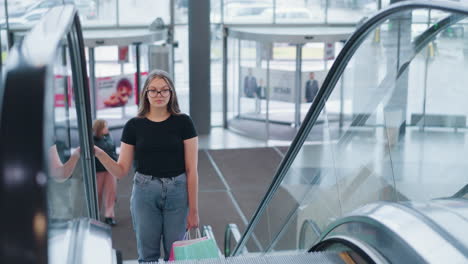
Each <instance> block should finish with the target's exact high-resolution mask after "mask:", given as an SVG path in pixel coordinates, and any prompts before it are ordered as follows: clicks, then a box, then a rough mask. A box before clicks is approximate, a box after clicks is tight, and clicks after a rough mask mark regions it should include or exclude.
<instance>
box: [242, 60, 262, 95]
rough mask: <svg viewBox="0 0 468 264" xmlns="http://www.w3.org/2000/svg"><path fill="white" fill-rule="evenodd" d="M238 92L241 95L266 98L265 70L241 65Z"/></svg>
mask: <svg viewBox="0 0 468 264" xmlns="http://www.w3.org/2000/svg"><path fill="white" fill-rule="evenodd" d="M240 78H241V80H240V89H241V90H240V92H239V94H240V95H241V97H247V98H260V99H265V98H266V93H265V89H266V70H264V69H257V68H253V67H252V68H250V67H242V68H241V69H240Z"/></svg>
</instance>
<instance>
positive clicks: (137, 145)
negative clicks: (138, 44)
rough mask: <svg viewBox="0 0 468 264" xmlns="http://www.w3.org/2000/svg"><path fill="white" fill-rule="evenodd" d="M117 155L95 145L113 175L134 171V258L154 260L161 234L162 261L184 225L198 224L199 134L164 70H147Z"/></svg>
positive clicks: (157, 257) (144, 260)
mask: <svg viewBox="0 0 468 264" xmlns="http://www.w3.org/2000/svg"><path fill="white" fill-rule="evenodd" d="M120 149H121V151H120V157H119V160H118V161H117V162H114V161H113V160H112V159H111V158H110V157H109V155H107V154H106V153H105V152H104V151H102V150H101V149H100V148H98V147H96V146H95V151H96V157H97V158H98V159H99V160H100V161H101V163H102V164H103V165H104V167H106V169H107V170H108V171H109V172H110V173H111V174H112V175H114V176H115V177H117V178H122V177H124V176H125V175H127V174H128V172H129V170H130V167H131V166H132V161H133V160H135V166H136V173H135V177H134V184H133V190H132V197H131V200H130V211H131V213H132V219H133V227H134V230H135V233H136V239H137V248H138V255H139V257H138V261H139V262H140V263H141V262H148V261H157V260H158V259H159V257H160V243H161V239H162V242H163V246H164V260H166V261H167V260H168V259H169V253H170V250H171V246H172V243H173V242H174V241H177V240H181V239H182V238H183V236H184V233H185V231H186V229H191V228H196V227H198V222H199V217H198V172H197V163H198V137H197V133H196V131H195V127H194V125H193V123H192V120H191V118H190V117H189V116H187V115H185V114H181V113H180V110H179V104H178V102H177V95H176V92H175V90H174V84H173V82H172V80H171V79H170V77H169V75H168V73H166V72H164V71H160V70H154V71H152V72H151V73H149V74H148V78H147V80H146V82H145V84H144V88H143V91H142V93H141V95H140V107H139V110H138V116H137V117H135V118H132V119H130V120H129V121H128V122H127V124H125V127H124V129H123V133H122V143H121V148H120Z"/></svg>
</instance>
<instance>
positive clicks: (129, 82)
mask: <svg viewBox="0 0 468 264" xmlns="http://www.w3.org/2000/svg"><path fill="white" fill-rule="evenodd" d="M134 89H135V75H134V74H125V75H117V76H109V77H99V78H96V90H97V94H96V97H97V98H96V108H97V109H104V108H109V107H121V106H125V105H128V104H129V102H131V101H132V100H133V102H134V101H135V100H134V94H135V91H134Z"/></svg>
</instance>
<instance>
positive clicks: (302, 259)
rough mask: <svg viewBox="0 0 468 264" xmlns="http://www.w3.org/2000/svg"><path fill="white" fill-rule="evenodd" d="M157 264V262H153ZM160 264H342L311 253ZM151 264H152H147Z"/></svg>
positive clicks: (327, 254)
mask: <svg viewBox="0 0 468 264" xmlns="http://www.w3.org/2000/svg"><path fill="white" fill-rule="evenodd" d="M154 263H157V262H154ZM159 263H160V264H161V263H181V264H194V263H197V264H285V263H294V264H302V263H304V264H305V263H307V264H311V263H313V264H344V263H345V262H344V261H343V260H342V259H341V258H340V257H339V255H338V253H333V252H313V253H300V254H297V255H268V256H239V257H231V258H225V259H203V260H181V261H174V262H164V261H162V262H159ZM147 264H153V263H147Z"/></svg>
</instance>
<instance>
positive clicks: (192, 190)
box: [187, 172, 198, 213]
mask: <svg viewBox="0 0 468 264" xmlns="http://www.w3.org/2000/svg"><path fill="white" fill-rule="evenodd" d="M187 191H188V202H189V211H190V212H191V213H198V173H197V172H187Z"/></svg>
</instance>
